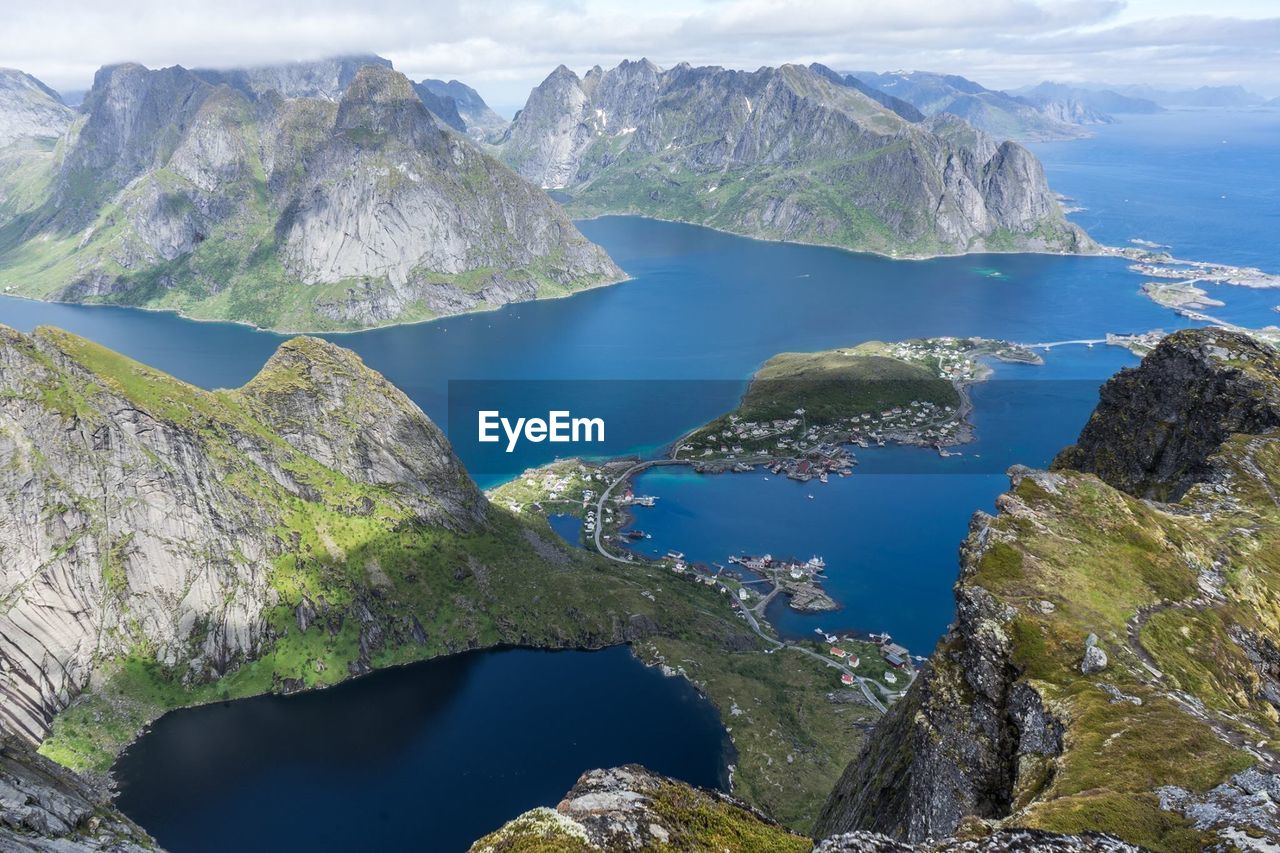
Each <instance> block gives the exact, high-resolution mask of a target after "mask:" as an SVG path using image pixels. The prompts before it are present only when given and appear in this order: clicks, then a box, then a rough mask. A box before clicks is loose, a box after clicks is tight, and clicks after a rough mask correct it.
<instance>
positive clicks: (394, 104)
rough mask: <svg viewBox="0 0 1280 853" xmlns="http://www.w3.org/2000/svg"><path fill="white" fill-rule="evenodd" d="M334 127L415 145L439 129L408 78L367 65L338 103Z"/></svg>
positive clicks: (382, 68)
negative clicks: (387, 136) (400, 140)
mask: <svg viewBox="0 0 1280 853" xmlns="http://www.w3.org/2000/svg"><path fill="white" fill-rule="evenodd" d="M335 126H336V127H337V128H339V129H340V130H345V131H366V132H368V133H372V134H378V135H383V134H390V135H394V136H401V137H403V138H404V139H405V141H409V140H412V141H414V142H422V141H426V139H427V136H428V134H429V133H430V131H431V130H433V129H436V128H437V127H438V126H437V125H436V123H435V121H434V120H433V119H432V117H431V114H430V112H429V111H428V110H427V108H426V107H425V106H424V105H423V104H422V101H421V99H420V98H419V97H418V94H417V92H415V91H414V88H413V83H412V82H410V81H409V78H407V77H405V76H404V75H403V74H401V73H400V72H399V71H395V70H392V69H391V68H387V67H384V66H378V65H366V66H364V67H362V68H361V69H360V70H359V71H358V72H357V73H356V75H355V77H354V78H352V80H351V83H350V84H349V85H348V86H347V89H346V91H345V92H343V94H342V99H341V100H340V101H338V115H337V119H336V121H335ZM434 135H435V136H436V137H438V136H439V133H438V132H437V133H436V134H434Z"/></svg>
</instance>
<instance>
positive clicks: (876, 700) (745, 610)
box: [594, 456, 889, 714]
mask: <svg viewBox="0 0 1280 853" xmlns="http://www.w3.org/2000/svg"><path fill="white" fill-rule="evenodd" d="M770 458H771V457H767V456H766V457H760V458H751V459H742V460H738V461H741V462H743V463H746V464H748V465H754V464H758V463H760V462H764V461H768V460H769V459H770ZM692 464H693V460H690V459H647V460H645V461H643V462H637V463H636V464H634V465H632V466H631V467H630V468H628V469H627V470H625V471H623V472H622V473H621V474H620V475H619V476H618V478H617V479H616V480H614V481H613V482H612V483H610V484H609V485H607V486H605V488H604V489H603V490H602V491H601V492H600V497H599V499H597V500H596V529H595V536H594V539H595V546H596V550H597V551H599V552H600V555H601V556H602V557H605V558H607V559H609V560H612V561H613V562H615V563H630V562H631V561H630V560H627V559H624V558H622V557H617V556H614V555H613V554H610V553H609V552H608V551H607V550H606V549H605V547H604V540H603V537H602V534H603V529H604V504H605V501H607V500H608V499H609V495H611V494H613V492H614V490H615V489H617V488H618V486H619V485H621V484H622V483H625V482H627V481H628V480H629V479H631V477H633V476H635V475H636V474H638V473H640V472H641V471H643V470H645V469H647V468H652V467H655V466H657V465H692ZM716 585H717V586H718V587H719V588H720V589H721V590H723V591H724V592H725V593H727V594H728V595H730V596H731V597H732V598H733V600H734V601H735V602H736V603H735V607H736V609H737V611H738V612H739V613H741V614H742V615H743V616H744V617H745V618H746V621H747V624H748V625H750V626H751V630H752V631H754V632H755V634H756V636H758V637H759V638H760V639H762V640H764V641H765V642H766V643H767V644H769V646H770V647H771V648H772V650H774V651H776V650H777V649H783V648H785V649H795V650H796V651H798V652H800V653H801V654H804V655H808V656H809V657H811V658H813V659H814V660H816V661H818V662H819V663H822V664H824V665H825V666H829V667H831V668H832V669H836V670H839V671H840V672H843V673H848V674H849V675H851V676H853V678H854V680H855V681H856V682H857V683H858V687H859V688H860V689H861V690H862V695H863V696H864V697H866V700H867V702H868V703H869V704H870V705H871V707H873V708H875V709H876V710H877V711H879V712H880V713H881V714H884V713H886V712H887V711H888V710H889V709H888V708H887V707H885V704H884V702H883V701H881V699H880V697H878V696H876V695H875V693H873V692H872V690H871V687H870V686H868V685H875V686H876V688H877V689H880V685H879V684H878V683H877V682H876V681H875V680H874V679H871V678H867V677H865V676H861V675H858V673H856V672H854V671H853V670H852V669H851V668H850V667H848V666H847V665H845V664H843V663H841V662H840V661H839V660H838V659H836V658H832V657H828V656H826V655H822V654H819V653H818V652H815V651H814V650H813V649H810V648H806V647H805V646H801V645H798V644H796V643H789V642H786V641H783V640H779V639H777V638H776V637H772V636H770V635H769V634H766V633H765V632H764V630H763V629H762V628H761V627H760V621H759V620H758V619H757V618H756V614H755V613H753V612H752V611H751V608H749V607H747V606H746V605H745V604H742V603H741V602H738V601H737V597H736V596H734V595H733V591H732V590H730V589H729V588H728V587H726V586H725V585H724V584H722V583H717V584H716Z"/></svg>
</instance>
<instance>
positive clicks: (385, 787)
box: [115, 648, 728, 851]
mask: <svg viewBox="0 0 1280 853" xmlns="http://www.w3.org/2000/svg"><path fill="white" fill-rule="evenodd" d="M727 749H728V741H727V736H726V735H725V733H724V730H723V729H722V728H721V726H720V718H719V715H718V714H717V713H716V710H715V708H714V707H712V706H711V704H710V703H709V702H707V701H706V700H704V699H702V698H701V697H700V696H699V695H698V694H697V692H696V691H695V690H694V689H693V687H691V686H690V685H689V684H688V683H687V682H686V681H684V680H683V679H679V678H667V677H665V676H663V675H662V674H661V673H660V672H659V671H658V670H657V669H649V668H646V667H645V666H644V665H642V664H641V663H640V662H639V661H637V660H636V659H635V658H634V657H632V656H631V654H630V652H629V651H628V650H627V649H625V648H612V649H606V650H604V651H599V652H543V651H530V650H525V649H505V650H498V651H486V652H472V653H468V654H462V655H456V656H452V657H448V658H443V659H440V660H434V661H427V662H424V663H419V664H412V665H409V666H404V667H399V668H395V669H390V670H384V671H382V672H377V673H374V674H372V675H369V676H366V677H364V678H360V679H357V680H355V681H350V682H346V683H344V684H340V685H338V686H336V687H333V688H330V689H328V690H323V691H320V692H316V693H304V694H298V695H294V696H260V697H256V698H252V699H242V700H238V701H235V702H225V703H219V704H216V705H207V706H204V707H200V708H193V709H187V710H182V711H177V712H175V713H171V714H168V715H166V716H164V717H161V718H160V719H159V720H158V721H157V722H156V724H155V725H154V726H153V727H152V729H151V730H150V731H148V732H147V733H146V734H144V735H143V736H142V737H141V738H140V739H139V740H138V741H137V742H136V743H134V745H133V746H131V747H130V748H129V749H128V750H127V751H126V752H125V753H124V754H123V755H122V756H121V757H120V759H119V761H118V762H117V763H116V767H115V774H116V778H117V780H119V783H120V797H119V805H120V807H121V808H122V809H123V810H124V812H125V813H126V814H128V815H129V816H130V817H132V818H133V819H134V820H136V821H137V822H138V823H140V824H141V825H142V826H144V827H145V828H146V829H147V830H148V831H149V832H150V833H151V834H152V835H154V836H155V838H156V840H157V841H159V842H160V844H161V845H163V846H165V847H167V848H169V849H171V850H175V851H189V850H209V851H215V850H216V851H224V850H379V849H381V850H404V849H416V850H441V851H452V850H465V849H466V848H467V846H468V845H469V844H470V843H471V842H472V841H474V840H475V839H477V838H479V837H480V836H481V835H483V834H485V833H486V832H489V831H491V830H493V829H496V828H497V827H499V826H500V825H502V824H503V823H504V822H506V821H507V820H510V819H511V818H512V817H515V816H516V815H517V814H520V813H521V812H523V811H526V810H528V809H530V808H533V807H534V806H537V805H547V806H554V805H555V804H556V803H557V802H558V801H559V800H560V798H561V797H562V796H563V795H564V793H565V792H566V791H567V790H568V789H569V788H570V787H572V785H573V783H574V781H575V780H576V779H577V778H578V776H579V774H581V773H582V771H584V770H587V769H590V768H593V767H613V766H616V765H619V764H625V763H629V762H638V763H642V764H644V765H645V766H647V767H650V768H652V769H654V770H656V771H658V772H660V773H666V774H669V775H671V776H675V777H678V778H681V779H686V780H688V781H690V782H693V783H695V784H699V785H704V786H708V787H716V786H720V787H723V786H724V784H725V783H726V778H725V768H726V760H727V758H728V755H727V752H726V750H727Z"/></svg>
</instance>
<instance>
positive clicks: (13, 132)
mask: <svg viewBox="0 0 1280 853" xmlns="http://www.w3.org/2000/svg"><path fill="white" fill-rule="evenodd" d="M74 115H75V113H74V111H73V110H72V109H71V108H70V107H68V106H67V105H66V104H64V103H63V102H62V98H60V97H59V96H58V93H57V92H55V91H53V90H52V89H50V88H49V87H48V86H46V85H44V84H43V83H41V82H40V81H39V80H37V79H36V78H34V77H32V76H31V75H30V74H24V73H23V72H21V71H18V70H16V69H13V68H0V148H2V147H4V146H6V145H10V144H12V143H13V142H15V141H16V140H19V139H57V138H58V137H60V136H62V134H63V133H64V132H65V131H66V129H67V127H68V126H69V125H70V124H71V119H72V117H73V116H74Z"/></svg>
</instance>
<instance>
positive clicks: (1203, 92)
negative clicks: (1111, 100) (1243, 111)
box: [1075, 83, 1266, 108]
mask: <svg viewBox="0 0 1280 853" xmlns="http://www.w3.org/2000/svg"><path fill="white" fill-rule="evenodd" d="M1075 87H1076V88H1080V90H1085V91H1091V92H1105V91H1110V92H1112V93H1117V95H1121V96H1124V97H1135V99H1140V100H1146V101H1151V102H1152V104H1156V105H1158V106H1161V108H1181V106H1199V108H1248V106H1260V105H1262V104H1265V102H1266V99H1265V97H1262V96H1261V95H1257V93H1254V92H1251V91H1249V90H1247V88H1244V87H1243V86H1199V87H1197V88H1157V87H1155V86H1151V85H1149V83H1125V85H1114V83H1076V86H1075Z"/></svg>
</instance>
